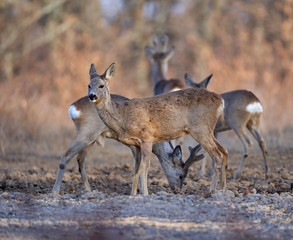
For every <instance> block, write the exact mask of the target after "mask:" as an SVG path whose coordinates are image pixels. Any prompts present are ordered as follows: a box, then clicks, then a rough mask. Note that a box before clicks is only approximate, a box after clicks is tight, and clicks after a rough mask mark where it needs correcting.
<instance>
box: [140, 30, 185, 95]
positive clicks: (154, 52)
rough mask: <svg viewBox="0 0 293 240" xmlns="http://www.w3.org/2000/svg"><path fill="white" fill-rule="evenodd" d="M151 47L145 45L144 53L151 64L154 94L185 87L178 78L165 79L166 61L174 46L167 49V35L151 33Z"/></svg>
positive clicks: (172, 52)
mask: <svg viewBox="0 0 293 240" xmlns="http://www.w3.org/2000/svg"><path fill="white" fill-rule="evenodd" d="M152 42H153V47H149V46H146V47H145V54H146V56H147V58H148V59H149V61H150V63H151V66H152V75H153V85H154V94H155V95H158V94H162V93H167V92H171V91H176V90H182V89H184V88H186V86H185V84H184V83H183V82H182V81H181V80H180V79H169V80H167V71H168V62H169V60H170V58H171V57H172V56H173V54H174V50H175V48H174V47H171V48H169V49H167V45H168V36H167V35H163V36H162V37H161V38H158V36H157V35H153V38H152Z"/></svg>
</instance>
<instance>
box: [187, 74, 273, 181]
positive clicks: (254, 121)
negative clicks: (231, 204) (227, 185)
mask: <svg viewBox="0 0 293 240" xmlns="http://www.w3.org/2000/svg"><path fill="white" fill-rule="evenodd" d="M211 77H212V75H211V76H210V78H207V79H205V80H204V81H202V82H200V83H196V82H195V81H194V79H193V78H192V77H191V76H190V75H188V74H187V73H186V74H185V82H186V84H187V85H188V86H189V87H192V88H204V89H206V88H207V86H208V85H209V83H210V79H211ZM221 96H222V98H223V99H224V102H225V108H224V119H219V120H218V122H217V124H216V128H215V136H216V135H217V133H219V132H222V131H226V130H230V129H233V131H234V132H235V134H236V135H237V136H238V138H239V139H240V141H241V143H242V145H243V155H242V159H241V162H240V165H239V168H238V170H237V172H236V173H235V175H234V180H235V179H237V178H238V176H239V174H240V172H241V168H242V166H243V164H244V161H245V159H246V158H247V157H248V153H249V148H250V146H251V145H252V143H251V142H250V140H249V137H248V135H247V129H248V130H249V131H250V132H251V134H252V136H253V137H254V138H255V139H256V141H257V142H258V144H259V147H260V149H261V151H262V154H263V160H264V165H265V178H266V179H267V178H268V166H267V160H266V155H267V151H266V147H265V143H264V140H263V138H262V136H261V134H260V130H259V122H260V116H261V114H262V112H263V108H262V105H261V103H260V101H259V99H258V98H257V97H256V96H255V95H254V94H253V93H252V92H250V91H247V90H236V91H231V92H227V93H223V94H221ZM247 145H248V146H247ZM205 163H206V161H205V159H204V160H203V161H202V167H201V171H200V178H201V177H202V175H203V174H204V172H205Z"/></svg>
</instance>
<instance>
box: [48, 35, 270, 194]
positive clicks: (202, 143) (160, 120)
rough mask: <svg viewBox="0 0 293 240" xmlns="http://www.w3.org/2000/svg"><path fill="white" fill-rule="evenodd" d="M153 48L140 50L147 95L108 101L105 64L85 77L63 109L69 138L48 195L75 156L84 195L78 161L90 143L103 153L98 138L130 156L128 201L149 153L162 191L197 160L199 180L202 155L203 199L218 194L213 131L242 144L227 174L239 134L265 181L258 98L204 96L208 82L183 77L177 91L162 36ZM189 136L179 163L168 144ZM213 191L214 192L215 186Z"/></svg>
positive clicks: (221, 174) (220, 165)
mask: <svg viewBox="0 0 293 240" xmlns="http://www.w3.org/2000/svg"><path fill="white" fill-rule="evenodd" d="M152 43H153V47H149V46H147V47H145V54H146V56H147V58H148V59H149V61H150V63H151V68H152V76H153V84H154V96H153V97H150V98H135V99H128V98H126V97H123V96H119V95H114V94H110V89H109V83H110V82H111V81H112V79H113V77H114V74H115V71H116V67H115V64H114V63H112V64H111V65H110V66H109V67H108V68H107V69H106V71H105V72H104V73H103V74H99V73H98V72H97V70H96V67H95V65H94V64H91V66H90V70H89V76H90V83H89V85H88V96H85V97H82V98H80V99H79V100H77V101H76V102H74V103H72V104H71V106H70V107H69V111H68V112H69V115H70V117H71V119H72V120H73V122H74V124H75V127H76V131H77V135H76V139H75V140H74V142H73V143H72V145H71V147H70V148H68V149H67V151H66V152H65V154H64V155H62V157H61V162H60V165H59V169H58V173H57V179H56V182H55V184H54V187H53V190H52V192H53V193H54V194H58V193H59V191H60V185H61V181H62V177H63V174H64V172H65V169H66V165H67V163H68V162H69V161H70V160H71V159H72V158H73V157H74V156H75V155H77V162H78V165H79V172H80V174H81V178H82V182H83V185H84V187H85V189H86V190H88V191H91V188H90V185H89V182H88V179H87V176H86V171H85V158H86V155H87V153H88V152H89V150H90V149H91V147H92V146H93V145H94V143H97V144H98V145H101V146H103V145H104V141H105V138H112V139H115V140H117V141H119V142H121V143H123V144H125V145H126V146H128V147H129V148H130V149H131V152H132V154H133V157H134V175H133V181H132V190H131V195H136V194H137V193H141V194H143V195H148V187H147V176H148V169H149V166H150V160H151V153H154V154H155V155H156V156H157V158H158V160H159V162H160V164H161V166H162V168H163V170H164V173H165V175H166V177H167V180H168V183H169V186H170V188H171V189H172V190H174V191H175V192H177V191H180V189H181V188H182V185H183V182H184V179H185V178H186V176H187V173H188V170H189V168H190V167H191V165H192V164H193V163H195V162H197V161H200V160H202V166H201V171H200V175H199V178H201V177H202V176H203V175H204V173H205V165H206V158H205V155H204V154H198V152H199V151H200V150H201V149H202V148H203V149H204V150H205V151H206V152H207V153H208V155H209V156H210V157H211V159H212V163H213V164H212V180H211V184H210V190H209V194H213V193H214V192H215V191H216V190H217V189H218V188H219V189H220V190H221V191H225V188H226V169H227V160H228V151H227V150H226V149H225V148H224V147H223V146H222V145H221V144H220V143H219V142H218V141H217V135H218V133H219V132H222V131H226V130H230V129H232V130H233V131H234V132H235V134H236V135H237V136H238V138H239V139H240V141H241V143H242V145H243V155H242V159H241V162H240V165H239V168H238V170H237V172H236V174H235V175H234V179H235V180H236V179H237V178H238V177H239V175H240V173H241V169H242V167H243V164H244V161H245V159H246V158H247V157H248V153H249V147H250V146H251V145H252V143H251V141H250V139H249V137H248V135H247V130H248V131H249V132H250V133H251V134H252V135H253V137H254V138H255V139H256V140H257V142H258V144H259V146H260V149H261V151H262V154H263V159H264V165H265V178H266V179H267V177H268V167H267V161H266V155H267V151H266V148H265V144H264V140H263V138H262V136H261V134H260V130H259V123H260V116H261V113H262V111H263V109H262V105H261V103H260V101H259V100H258V98H257V97H256V96H255V95H254V94H253V93H252V92H250V91H247V90H236V91H231V92H226V93H223V94H221V95H218V94H216V93H213V92H210V91H208V90H207V86H208V85H209V83H210V81H211V78H212V75H210V76H208V77H207V78H206V79H204V80H203V81H201V82H200V83H196V82H195V81H194V79H193V78H192V77H191V76H190V75H188V74H187V73H186V74H185V83H186V85H185V84H183V82H182V81H181V80H179V79H167V78H166V76H167V70H168V61H169V60H170V59H171V57H172V55H173V53H174V47H171V48H169V49H168V48H167V45H168V37H167V36H166V35H163V36H162V37H161V38H158V37H157V36H156V35H154V36H153V39H152ZM187 134H189V135H190V136H191V137H192V138H193V139H194V140H196V142H198V145H196V146H195V147H189V151H190V155H189V157H188V159H187V160H186V161H183V160H182V151H181V147H180V145H177V146H176V147H175V148H174V147H173V145H172V143H171V140H174V139H178V138H181V137H183V136H185V135H187ZM218 185H219V186H218Z"/></svg>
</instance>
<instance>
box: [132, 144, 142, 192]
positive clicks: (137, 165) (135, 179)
mask: <svg viewBox="0 0 293 240" xmlns="http://www.w3.org/2000/svg"><path fill="white" fill-rule="evenodd" d="M135 148H136V155H135V158H134V176H133V180H132V190H131V195H132V196H135V195H136V194H137V185H138V181H139V175H140V171H141V165H142V164H141V160H142V159H141V157H138V155H139V156H141V148H139V147H135Z"/></svg>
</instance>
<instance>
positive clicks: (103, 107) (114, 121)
mask: <svg viewBox="0 0 293 240" xmlns="http://www.w3.org/2000/svg"><path fill="white" fill-rule="evenodd" d="M121 105H122V103H120V102H115V101H112V99H111V96H110V95H109V96H107V98H106V101H104V102H103V103H102V104H99V105H96V107H97V110H98V114H99V117H100V118H101V120H102V121H103V122H104V124H105V125H106V126H107V127H108V128H109V129H111V130H112V131H113V132H114V133H116V134H117V133H119V132H121V130H123V129H124V128H123V117H122V115H123V114H122V112H123V111H122V107H121Z"/></svg>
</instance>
